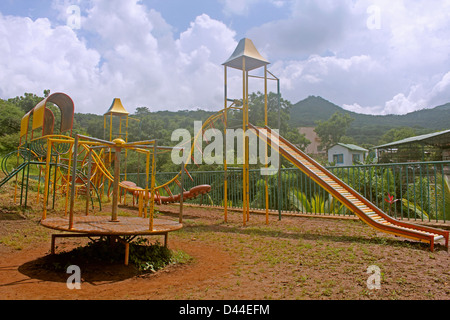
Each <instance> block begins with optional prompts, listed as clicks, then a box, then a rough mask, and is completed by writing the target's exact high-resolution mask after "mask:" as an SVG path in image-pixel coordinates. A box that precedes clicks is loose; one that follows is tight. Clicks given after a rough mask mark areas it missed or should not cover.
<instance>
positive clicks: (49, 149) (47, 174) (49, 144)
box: [42, 139, 52, 220]
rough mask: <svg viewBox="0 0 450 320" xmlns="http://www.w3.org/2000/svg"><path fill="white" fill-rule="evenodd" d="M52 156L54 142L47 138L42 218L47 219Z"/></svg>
mask: <svg viewBox="0 0 450 320" xmlns="http://www.w3.org/2000/svg"><path fill="white" fill-rule="evenodd" d="M51 156H52V142H51V140H50V139H48V140H47V158H46V159H45V162H46V163H45V165H46V166H45V187H44V188H45V189H44V204H43V205H44V209H43V211H42V220H45V219H47V199H48V187H49V182H50V160H51Z"/></svg>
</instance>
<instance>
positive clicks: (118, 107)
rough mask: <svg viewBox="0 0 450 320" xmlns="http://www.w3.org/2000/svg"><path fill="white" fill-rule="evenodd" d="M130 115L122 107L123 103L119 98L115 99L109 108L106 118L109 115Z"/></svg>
mask: <svg viewBox="0 0 450 320" xmlns="http://www.w3.org/2000/svg"><path fill="white" fill-rule="evenodd" d="M128 114H130V113H129V112H128V111H127V110H125V107H124V106H123V105H122V101H121V100H120V99H119V98H115V99H114V100H113V102H112V104H111V107H109V109H108V111H106V113H105V114H104V115H105V116H109V115H128Z"/></svg>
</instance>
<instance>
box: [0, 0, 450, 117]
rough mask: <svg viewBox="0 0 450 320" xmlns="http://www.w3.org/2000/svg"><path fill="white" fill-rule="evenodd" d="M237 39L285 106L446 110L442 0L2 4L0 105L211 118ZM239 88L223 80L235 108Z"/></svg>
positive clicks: (52, 0) (447, 14)
mask: <svg viewBox="0 0 450 320" xmlns="http://www.w3.org/2000/svg"><path fill="white" fill-rule="evenodd" d="M71 6H72V8H73V6H75V7H76V8H79V12H80V15H79V16H77V15H74V14H73V11H71V12H68V11H67V9H68V8H69V7H71ZM77 19H78V20H77ZM74 22H77V23H78V24H79V25H74V24H73V23H74ZM244 37H247V38H250V39H251V40H252V41H253V42H254V43H255V45H256V47H257V48H258V50H259V51H260V53H261V54H262V55H263V56H264V57H265V58H266V59H268V60H269V61H270V62H271V64H270V65H269V70H270V71H271V72H272V73H274V74H275V75H277V76H278V77H279V78H280V79H281V91H282V94H283V97H284V98H286V99H288V100H290V101H291V102H292V103H296V102H298V101H300V100H302V99H305V98H306V97H308V96H309V95H317V96H322V97H323V98H325V99H327V100H330V101H332V102H334V103H336V104H338V105H340V106H342V107H343V108H346V109H348V110H352V111H356V112H361V113H371V114H405V113H408V112H412V111H415V110H418V109H423V108H431V107H435V106H437V105H441V104H444V103H447V102H450V0H436V1H433V2H432V3H431V2H430V1H426V0H415V1H408V0H396V1H389V0H339V1H335V0H240V1H236V0H191V1H188V0H164V1H163V0H142V1H139V0H39V1H35V0H34V1H33V0H2V1H1V2H0V41H1V43H2V44H3V45H2V46H0V57H2V58H1V59H0V98H3V99H7V98H10V97H14V96H17V95H22V94H23V93H24V92H33V93H37V94H42V92H43V90H44V89H50V90H51V91H52V92H56V91H60V92H65V93H67V94H69V95H70V96H71V97H72V98H73V100H74V101H75V104H76V111H77V112H92V113H97V114H102V113H103V112H104V111H105V110H106V109H107V108H108V107H109V105H110V103H111V101H112V100H113V98H121V99H122V101H123V103H124V105H125V106H126V108H127V109H128V110H129V111H130V112H133V111H134V110H135V108H136V107H140V106H146V107H148V108H149V109H151V110H178V109H196V108H202V109H208V110H220V108H221V107H222V104H223V102H222V101H223V67H222V65H221V64H222V63H223V62H224V61H225V60H226V59H227V58H228V57H229V56H230V54H231V53H232V52H233V50H234V48H235V47H236V45H237V43H238V42H239V40H240V39H242V38H244ZM240 84H241V81H240V74H239V73H233V72H230V75H229V90H230V92H231V94H233V95H236V98H239V94H240V92H241V90H240ZM259 85H260V84H258V83H255V84H252V83H251V90H254V91H256V90H260V91H262V89H263V88H260V87H259ZM269 89H270V90H275V88H274V87H271V88H269Z"/></svg>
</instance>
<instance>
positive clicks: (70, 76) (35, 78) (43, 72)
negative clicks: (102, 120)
mask: <svg viewBox="0 0 450 320" xmlns="http://www.w3.org/2000/svg"><path fill="white" fill-rule="evenodd" d="M0 39H2V46H0V56H1V57H2V59H1V60H0V86H1V88H2V95H3V98H9V97H14V96H17V95H23V93H24V92H32V93H37V94H42V92H43V90H45V89H49V88H51V89H52V91H53V92H54V91H69V92H68V94H70V93H71V92H76V91H79V90H83V88H84V87H85V86H87V87H89V86H95V85H96V83H97V74H98V62H99V60H100V56H99V54H98V53H97V52H96V51H94V50H90V49H88V48H86V46H85V44H84V43H83V42H82V41H80V40H79V39H78V38H77V36H76V34H75V33H74V32H73V30H72V29H70V28H69V27H66V26H59V27H56V28H53V27H52V26H51V23H50V21H49V20H48V19H37V20H35V21H32V20H31V19H29V18H21V17H12V16H6V17H5V16H2V15H0Z"/></svg>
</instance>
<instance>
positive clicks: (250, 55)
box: [223, 38, 269, 71]
mask: <svg viewBox="0 0 450 320" xmlns="http://www.w3.org/2000/svg"><path fill="white" fill-rule="evenodd" d="M243 60H245V70H246V71H249V70H253V69H256V68H260V67H263V66H265V65H268V64H269V61H267V60H266V59H264V58H263V57H262V56H261V54H260V53H259V52H258V50H257V49H256V47H255V45H254V44H253V42H252V40H250V39H248V38H243V39H241V41H239V44H238V45H237V47H236V49H235V50H234V52H233V54H232V55H231V57H229V58H228V60H227V61H226V62H225V63H223V65H224V66H227V67H231V68H235V69H239V70H242V69H243Z"/></svg>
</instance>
